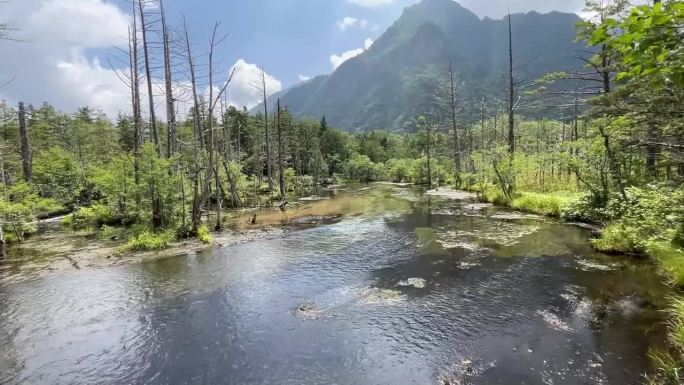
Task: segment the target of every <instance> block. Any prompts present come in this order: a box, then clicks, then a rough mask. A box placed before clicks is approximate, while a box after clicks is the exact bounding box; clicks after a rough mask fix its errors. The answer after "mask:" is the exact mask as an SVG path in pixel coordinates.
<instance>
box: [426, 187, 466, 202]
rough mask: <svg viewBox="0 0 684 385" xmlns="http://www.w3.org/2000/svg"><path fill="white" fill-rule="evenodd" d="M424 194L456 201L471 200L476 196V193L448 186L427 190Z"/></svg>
mask: <svg viewBox="0 0 684 385" xmlns="http://www.w3.org/2000/svg"><path fill="white" fill-rule="evenodd" d="M425 194H426V195H429V196H433V197H442V198H448V199H453V200H458V201H464V200H473V199H476V198H477V195H475V194H474V193H471V192H468V191H463V190H454V189H450V188H441V189H436V190H429V191H427V192H426V193H425Z"/></svg>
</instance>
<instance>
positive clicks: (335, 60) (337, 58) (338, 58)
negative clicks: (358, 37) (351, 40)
mask: <svg viewBox="0 0 684 385" xmlns="http://www.w3.org/2000/svg"><path fill="white" fill-rule="evenodd" d="M372 45H373V40H372V39H371V38H368V39H366V40H365V41H364V42H363V48H357V49H352V50H349V51H346V52H343V53H342V54H340V55H336V54H332V55H330V64H332V67H333V71H334V70H336V69H337V67H339V66H340V65H341V64H342V63H344V62H346V61H347V60H349V59H351V58H353V57H356V56H359V55H361V54H362V53H363V52H364V51H365V50H367V49H369V48H370V47H371V46H372Z"/></svg>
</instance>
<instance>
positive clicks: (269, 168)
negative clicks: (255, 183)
mask: <svg viewBox="0 0 684 385" xmlns="http://www.w3.org/2000/svg"><path fill="white" fill-rule="evenodd" d="M261 90H262V92H263V97H264V130H265V132H264V137H265V138H266V176H268V188H269V191H270V192H271V201H273V167H272V163H271V146H270V142H271V140H270V138H269V135H268V99H267V96H266V72H265V71H264V69H263V67H262V68H261Z"/></svg>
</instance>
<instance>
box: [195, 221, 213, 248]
mask: <svg viewBox="0 0 684 385" xmlns="http://www.w3.org/2000/svg"><path fill="white" fill-rule="evenodd" d="M197 239H199V240H200V241H201V242H202V243H205V244H207V245H208V244H210V243H211V242H212V240H213V238H212V237H211V232H209V229H208V228H207V226H206V225H201V226H200V227H199V229H197Z"/></svg>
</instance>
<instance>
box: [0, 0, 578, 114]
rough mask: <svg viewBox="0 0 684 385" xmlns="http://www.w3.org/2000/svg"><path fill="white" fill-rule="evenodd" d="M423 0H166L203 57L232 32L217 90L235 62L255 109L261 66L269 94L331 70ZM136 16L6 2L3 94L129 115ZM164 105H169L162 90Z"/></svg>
mask: <svg viewBox="0 0 684 385" xmlns="http://www.w3.org/2000/svg"><path fill="white" fill-rule="evenodd" d="M415 2H417V0H164V6H165V8H166V13H167V17H168V19H169V24H170V25H171V27H172V28H174V29H178V30H180V25H181V20H182V17H183V16H184V17H185V19H186V22H187V25H188V29H189V32H190V39H191V41H192V43H193V50H194V52H195V53H196V55H197V56H198V62H200V63H202V62H203V61H206V56H205V54H206V52H207V51H208V45H209V43H208V41H209V38H210V35H211V31H212V29H213V26H214V23H215V22H220V23H221V25H220V26H219V31H220V32H219V34H220V35H221V36H222V35H224V34H228V37H227V39H226V40H225V41H224V42H223V43H222V44H221V46H220V47H218V48H217V50H216V53H215V68H217V70H216V74H217V75H216V81H215V87H216V88H220V87H221V86H222V84H225V79H226V78H227V75H228V73H229V72H230V71H232V70H233V69H234V70H235V72H234V76H233V79H232V82H231V84H230V86H229V87H228V90H229V92H228V101H229V103H230V104H233V105H236V106H248V107H252V106H254V105H256V104H257V103H258V102H259V92H257V90H256V89H255V87H254V82H255V80H256V78H257V77H258V76H259V71H260V70H259V67H263V68H264V71H265V72H266V74H267V79H266V83H267V91H268V93H269V94H272V93H274V92H277V91H280V90H281V89H284V88H287V87H290V86H292V85H295V84H297V83H299V82H302V81H306V80H308V79H310V78H312V77H315V76H317V75H321V74H327V73H330V72H332V71H333V70H334V69H335V68H336V67H337V66H339V65H340V64H341V63H342V62H344V61H345V60H348V59H349V58H351V57H354V56H356V55H358V54H360V53H362V52H363V51H364V50H365V49H368V47H370V46H371V45H372V44H373V41H374V40H375V39H377V38H378V37H379V36H380V35H381V34H382V33H383V32H384V31H385V30H386V29H387V28H388V27H389V26H391V25H392V23H393V22H394V21H395V20H396V19H398V18H399V16H400V15H401V12H402V10H403V8H404V7H406V6H408V5H411V4H413V3H415ZM459 2H460V3H461V5H463V6H465V7H466V8H469V9H470V10H472V11H473V12H475V13H476V14H477V15H478V16H480V17H492V18H501V17H502V16H503V15H504V14H505V13H506V8H507V3H508V2H510V7H511V11H512V12H527V11H531V10H536V11H539V12H543V13H545V12H550V11H554V10H557V11H565V12H579V11H580V10H581V9H582V7H583V3H584V0H460V1H459ZM130 15H131V9H130V5H129V3H128V1H127V0H11V1H10V2H8V3H4V2H0V24H3V23H7V24H8V25H10V26H11V27H13V28H14V29H16V30H15V31H13V32H12V37H14V38H15V39H17V40H19V41H3V40H0V53H1V54H0V100H7V101H8V102H10V103H13V104H14V103H16V102H18V101H20V100H21V101H25V102H26V103H32V104H36V105H38V104H41V103H42V102H44V101H48V102H50V103H51V104H53V105H55V106H56V107H57V108H59V109H62V110H64V111H67V112H70V111H74V110H75V109H76V108H78V107H80V106H85V105H88V106H91V107H93V108H95V109H99V110H102V111H103V112H105V113H107V114H108V115H109V116H111V117H115V116H116V115H117V114H118V113H119V112H120V111H123V112H127V111H128V110H130V107H129V105H130V101H129V97H128V95H129V91H128V90H127V87H126V85H125V84H124V83H123V82H122V81H121V79H120V78H119V76H118V75H117V72H116V70H117V69H118V70H124V71H125V70H126V64H125V63H124V62H123V61H122V60H121V58H123V56H122V55H121V52H120V51H119V50H118V49H117V47H119V48H125V47H127V33H128V32H127V31H128V23H129V21H130ZM151 39H156V36H155V35H153V36H152V37H151ZM153 64H154V63H153ZM157 65H158V63H157ZM199 71H200V72H202V71H205V70H204V67H200V68H199ZM174 80H175V82H177V87H179V89H181V88H182V86H183V85H184V84H187V79H186V78H185V77H183V76H181V75H179V76H177V78H176V79H174ZM159 81H160V80H159V79H156V80H155V82H157V83H158V82H159ZM206 90H208V84H207V85H206ZM206 90H205V91H204V92H206ZM154 93H155V94H157V93H159V94H162V91H161V88H160V87H158V86H157V87H155V91H154ZM155 104H159V105H158V106H157V107H158V108H160V109H161V106H162V105H163V101H162V97H157V101H155ZM181 108H182V107H181Z"/></svg>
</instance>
